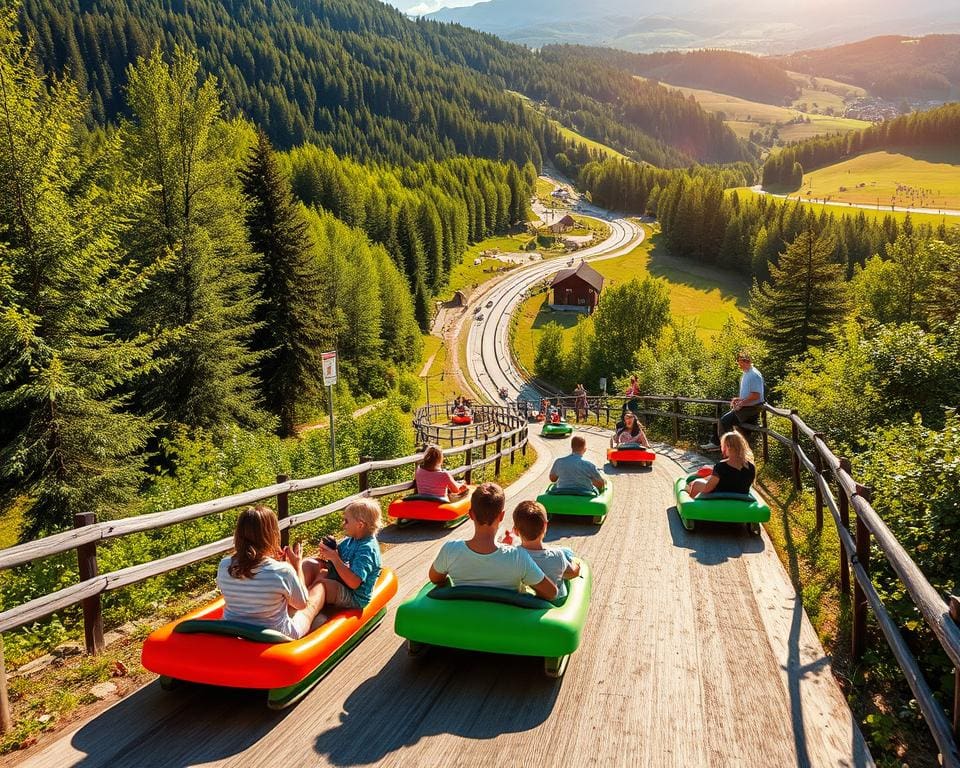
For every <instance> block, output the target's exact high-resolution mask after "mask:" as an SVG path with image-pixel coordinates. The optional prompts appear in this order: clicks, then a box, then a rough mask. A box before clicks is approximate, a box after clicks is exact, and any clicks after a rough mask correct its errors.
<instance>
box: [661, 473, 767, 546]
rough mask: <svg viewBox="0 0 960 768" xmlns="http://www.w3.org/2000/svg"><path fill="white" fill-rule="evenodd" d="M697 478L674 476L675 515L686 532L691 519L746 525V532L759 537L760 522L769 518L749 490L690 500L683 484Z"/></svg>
mask: <svg viewBox="0 0 960 768" xmlns="http://www.w3.org/2000/svg"><path fill="white" fill-rule="evenodd" d="M696 479H697V475H689V476H688V477H678V478H677V482H676V483H675V484H674V486H673V492H674V495H675V496H676V499H677V512H678V513H679V514H680V521H681V522H682V523H683V527H684V528H686V529H687V530H688V531H692V530H693V528H694V521H695V520H712V521H715V522H721V523H746V524H747V525H748V526H749V528H750V532H751V533H753V534H755V535H759V534H760V523H765V522H767V521H768V520H769V519H770V507H768V506H767V504H766V502H765V501H764V500H763V499H762V498H761V496H760V494H758V493H757V491H756V489H754V488H751V489H750V493H746V494H744V493H708V494H707V495H706V496H698V497H697V498H695V499H691V498H690V494H689V493H687V491H686V487H687V483H689V482H690V481H691V480H696Z"/></svg>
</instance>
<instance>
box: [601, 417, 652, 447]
mask: <svg viewBox="0 0 960 768" xmlns="http://www.w3.org/2000/svg"><path fill="white" fill-rule="evenodd" d="M618 445H642V446H644V447H645V448H649V447H650V441H649V440H648V439H647V433H646V432H644V431H643V425H642V424H641V423H640V419H638V418H637V416H636V414H634V413H633V411H627V412H626V413H624V414H623V428H622V429H618V430H617V434H615V435H614V436H613V437H612V438H610V447H611V448H616V447H617V446H618Z"/></svg>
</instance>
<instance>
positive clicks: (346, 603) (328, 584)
mask: <svg viewBox="0 0 960 768" xmlns="http://www.w3.org/2000/svg"><path fill="white" fill-rule="evenodd" d="M380 526H381V517H380V504H379V503H378V502H377V501H375V500H374V499H359V500H357V501H354V502H353V503H351V504H349V505H347V507H346V509H344V510H343V532H344V533H346V534H347V536H346V538H345V539H343V541H341V542H340V543H339V544H337V546H336V547H330V546H327V544H326V543H322V544H320V557H319V558H317V559H310V560H305V561H304V564H303V565H304V577H305V578H306V579H307V580H308V583H312V582H313V581H314V579H313V578H312V577H313V576H314V574H316V576H318V577H319V578H318V579H316V580H317V581H318V582H319V583H320V584H322V585H323V588H324V603H323V604H324V607H334V608H359V609H360V610H363V609H364V608H365V607H366V606H367V604H368V603H369V602H370V599H371V597H372V596H373V587H374V585H375V584H376V583H377V578H378V577H379V576H380V566H381V559H380V544H379V543H378V542H377V531H379V530H380ZM321 559H322V560H326V561H327V562H326V567H324V565H323V564H322V563H321V562H320V560H321Z"/></svg>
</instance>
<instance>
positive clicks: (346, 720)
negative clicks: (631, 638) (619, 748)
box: [314, 647, 562, 766]
mask: <svg viewBox="0 0 960 768" xmlns="http://www.w3.org/2000/svg"><path fill="white" fill-rule="evenodd" d="M561 684H562V681H558V680H551V679H550V678H547V677H545V676H544V674H543V663H542V660H540V659H537V658H532V657H523V656H499V655H496V656H495V655H490V654H483V653H471V652H467V651H455V650H451V649H447V648H430V649H429V650H428V651H427V652H426V653H425V654H424V655H423V656H422V657H417V658H409V657H408V656H407V652H406V649H405V648H404V647H400V648H398V649H397V651H396V653H394V654H393V656H392V657H391V658H390V660H389V661H388V662H387V663H386V665H385V666H384V667H383V668H382V669H381V670H380V671H379V672H377V673H376V674H375V675H373V676H371V677H369V678H367V679H366V680H365V681H363V682H362V683H360V685H359V686H357V688H356V689H355V690H354V691H353V692H352V693H351V694H350V695H349V697H348V698H347V700H346V701H345V702H344V711H343V712H342V713H341V715H340V722H339V724H337V725H335V726H333V727H331V728H330V729H329V730H327V731H324V732H323V733H321V734H319V735H318V736H317V738H316V741H315V744H314V749H315V750H316V752H317V753H318V754H320V755H323V756H325V757H326V759H327V760H329V762H330V763H332V764H333V765H342V766H352V765H369V764H379V763H380V762H381V761H383V760H385V759H386V758H387V757H388V756H389V755H391V754H392V753H394V752H396V751H397V750H400V749H402V748H403V747H405V746H409V745H413V744H416V743H417V742H419V741H420V740H421V739H423V738H428V737H431V736H437V735H440V734H447V733H450V734H454V735H456V736H460V737H461V738H465V739H476V740H484V739H492V738H494V737H495V736H499V735H500V734H503V733H519V732H523V731H529V730H531V729H533V728H536V727H537V726H539V725H540V724H542V723H543V722H544V721H545V720H546V719H547V717H548V716H549V715H550V712H551V711H552V710H553V708H554V705H555V703H556V699H557V695H558V694H559V691H560V685H561ZM492 762H496V761H495V760H492Z"/></svg>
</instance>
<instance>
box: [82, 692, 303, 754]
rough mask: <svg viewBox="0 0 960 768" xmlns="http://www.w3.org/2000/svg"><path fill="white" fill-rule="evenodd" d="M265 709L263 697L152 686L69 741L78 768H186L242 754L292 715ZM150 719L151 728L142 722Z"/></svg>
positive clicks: (285, 711) (121, 702)
mask: <svg viewBox="0 0 960 768" xmlns="http://www.w3.org/2000/svg"><path fill="white" fill-rule="evenodd" d="M292 711H293V710H292V709H287V710H284V711H282V712H274V711H272V710H269V709H267V702H266V693H265V692H264V691H255V690H244V689H237V688H230V689H227V688H214V687H209V686H203V685H190V684H183V685H182V686H181V687H180V688H178V689H177V690H176V691H163V690H161V689H160V684H159V683H157V682H154V683H153V684H151V685H148V686H146V687H144V688H141V689H140V690H138V691H136V692H135V693H133V694H131V695H130V696H128V697H127V698H125V699H123V700H121V701H119V702H118V703H117V704H115V705H114V706H113V707H111V708H110V709H108V710H107V711H105V712H104V713H102V714H101V715H99V716H98V717H97V718H96V719H95V720H92V721H91V722H89V723H87V725H85V726H84V727H83V728H81V729H80V730H79V731H77V733H76V734H74V736H73V738H72V739H71V745H72V746H73V748H74V749H76V750H79V751H81V752H83V753H85V757H83V758H82V759H81V760H79V761H78V762H76V763H72V764H71V765H72V766H75V768H95V767H96V768H100V767H101V766H105V767H106V766H109V768H128V767H129V768H160V767H161V766H163V768H186V767H187V766H193V765H201V764H205V763H210V762H216V761H218V760H224V759H227V758H230V757H232V756H234V755H238V754H241V753H242V752H244V751H245V750H247V749H249V748H250V747H252V746H253V745H254V744H256V743H257V742H258V741H260V740H261V739H262V738H263V737H264V736H266V735H267V734H268V733H269V732H270V731H272V730H273V729H274V728H276V726H277V725H278V724H279V723H280V722H282V721H283V719H284V718H285V717H286V716H287V715H288V714H289V713H290V712H292ZM144 713H149V718H150V720H149V722H145V721H144Z"/></svg>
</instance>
